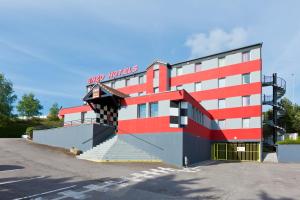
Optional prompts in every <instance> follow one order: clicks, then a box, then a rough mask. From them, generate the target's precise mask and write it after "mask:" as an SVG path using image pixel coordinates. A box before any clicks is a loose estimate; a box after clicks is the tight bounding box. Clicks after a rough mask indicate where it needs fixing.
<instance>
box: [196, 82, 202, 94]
mask: <svg viewBox="0 0 300 200" xmlns="http://www.w3.org/2000/svg"><path fill="white" fill-rule="evenodd" d="M199 85H200V90H198V89H197V88H199V87H197V86H199ZM194 89H195V92H199V91H202V82H196V83H195V88H194Z"/></svg>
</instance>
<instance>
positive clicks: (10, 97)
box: [0, 73, 17, 117]
mask: <svg viewBox="0 0 300 200" xmlns="http://www.w3.org/2000/svg"><path fill="white" fill-rule="evenodd" d="M16 99H17V96H16V95H14V91H13V85H12V83H11V82H10V81H9V80H7V79H5V77H4V75H3V74H1V73H0V117H11V116H12V109H13V105H12V104H13V103H14V102H15V101H16Z"/></svg>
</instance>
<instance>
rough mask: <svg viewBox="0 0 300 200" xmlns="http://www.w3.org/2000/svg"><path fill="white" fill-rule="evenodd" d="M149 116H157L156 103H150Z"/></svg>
mask: <svg viewBox="0 0 300 200" xmlns="http://www.w3.org/2000/svg"><path fill="white" fill-rule="evenodd" d="M149 115H150V117H157V116H158V103H157V102H155V103H150V113H149Z"/></svg>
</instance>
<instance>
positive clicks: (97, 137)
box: [33, 124, 114, 151]
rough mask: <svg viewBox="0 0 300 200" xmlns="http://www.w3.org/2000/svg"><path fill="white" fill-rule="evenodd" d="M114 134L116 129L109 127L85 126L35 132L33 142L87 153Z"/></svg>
mask: <svg viewBox="0 0 300 200" xmlns="http://www.w3.org/2000/svg"><path fill="white" fill-rule="evenodd" d="M113 133H114V129H113V128H107V126H101V125H97V124H84V125H81V126H72V127H61V128H55V129H48V130H38V131H33V141H34V142H36V143H40V144H45V145H49V146H55V147H62V148H66V149H69V148H71V147H76V148H78V149H80V150H82V151H87V150H89V149H91V148H93V146H95V145H97V144H99V143H100V142H101V141H103V140H104V139H105V138H106V137H107V136H108V135H110V134H113Z"/></svg>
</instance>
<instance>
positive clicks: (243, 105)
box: [242, 95, 251, 107]
mask: <svg viewBox="0 0 300 200" xmlns="http://www.w3.org/2000/svg"><path fill="white" fill-rule="evenodd" d="M244 98H249V99H248V101H247V102H249V104H248V105H245V104H244ZM250 105H251V100H250V95H246V96H242V107H245V106H250Z"/></svg>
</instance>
